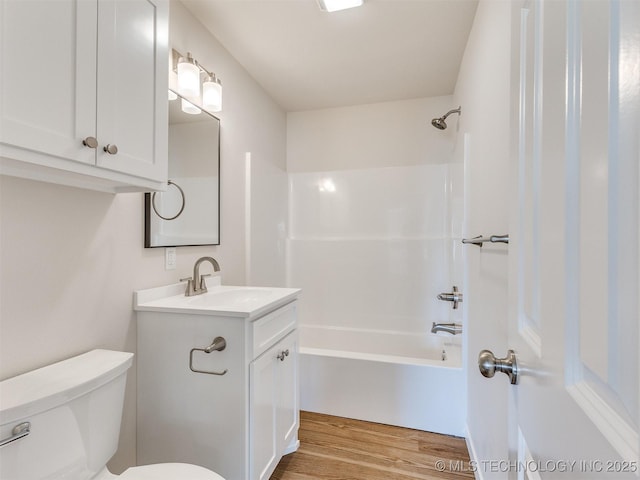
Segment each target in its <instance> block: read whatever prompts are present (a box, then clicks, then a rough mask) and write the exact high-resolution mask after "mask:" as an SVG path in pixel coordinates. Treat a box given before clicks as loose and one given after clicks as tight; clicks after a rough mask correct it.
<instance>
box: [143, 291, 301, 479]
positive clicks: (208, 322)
mask: <svg viewBox="0 0 640 480" xmlns="http://www.w3.org/2000/svg"><path fill="white" fill-rule="evenodd" d="M183 288H184V287H183ZM219 288H221V289H224V288H225V287H219ZM229 288H231V287H229ZM244 288H246V289H247V291H248V292H250V293H248V294H247V295H255V296H256V297H257V296H258V295H257V294H256V293H255V292H256V291H258V293H261V292H262V290H260V289H258V288H254V289H252V288H249V287H244ZM266 290H268V291H269V292H277V293H276V295H279V297H278V298H279V300H276V301H274V302H272V303H269V304H267V305H265V306H261V307H259V308H257V309H253V307H250V308H249V309H248V310H246V311H243V312H240V311H231V309H230V308H227V309H226V310H224V311H222V310H219V311H215V310H211V309H209V308H208V307H207V301H208V299H207V296H209V298H212V299H215V296H216V295H219V297H218V298H227V299H228V298H231V296H233V295H236V293H235V291H224V290H223V291H222V292H221V293H220V294H218V293H216V287H214V288H213V289H212V288H210V289H209V293H207V294H204V295H200V296H195V297H184V294H181V295H176V296H175V297H172V299H168V300H167V301H166V302H165V303H164V304H163V305H161V303H162V302H163V300H160V301H141V300H140V294H138V297H137V299H136V300H135V301H134V305H135V306H134V308H135V310H137V317H138V318H137V329H138V355H137V366H138V368H137V382H138V414H137V433H138V435H137V441H138V444H137V455H138V458H137V460H138V464H141V465H142V464H150V463H159V462H186V463H195V464H198V465H202V466H204V467H207V468H209V469H211V470H213V471H215V472H217V473H218V474H220V475H222V476H223V477H224V478H225V479H227V480H268V479H269V477H270V476H271V474H272V473H273V470H274V469H275V467H276V465H277V464H278V462H279V461H280V459H281V458H282V456H283V455H286V454H288V453H291V452H294V451H295V450H297V448H298V445H299V442H298V426H299V403H298V402H299V393H298V389H299V386H298V332H297V300H296V297H297V294H298V292H299V290H297V289H266ZM149 291H151V290H149ZM251 292H253V293H251ZM278 292H282V294H280V293H278ZM225 296H226V297H225ZM265 296H266V294H265ZM235 298H238V299H239V301H238V304H239V305H247V304H250V303H251V302H250V301H247V302H244V301H243V300H242V299H241V297H238V296H236V297H235ZM183 305H184V307H183ZM218 337H223V338H224V339H225V342H226V346H225V348H224V349H223V350H220V351H212V352H211V353H206V352H204V349H205V348H206V347H207V346H209V345H211V344H212V343H213V341H214V339H217V338H218ZM194 349H195V350H194ZM194 370H195V371H194Z"/></svg>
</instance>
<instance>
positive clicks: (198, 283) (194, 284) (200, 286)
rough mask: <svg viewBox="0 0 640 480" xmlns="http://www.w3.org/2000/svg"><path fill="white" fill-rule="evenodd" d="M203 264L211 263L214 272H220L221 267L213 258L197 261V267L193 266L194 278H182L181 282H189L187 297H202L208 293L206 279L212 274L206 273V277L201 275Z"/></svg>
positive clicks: (202, 258)
mask: <svg viewBox="0 0 640 480" xmlns="http://www.w3.org/2000/svg"><path fill="white" fill-rule="evenodd" d="M202 262H209V263H211V265H213V271H214V272H219V271H220V265H218V262H216V259H215V258H213V257H201V258H199V259H198V260H196V263H195V265H194V266H193V277H188V278H181V279H180V281H181V282H185V281H186V282H187V289H186V290H185V292H184V294H185V296H187V297H192V296H193V295H201V294H203V293H207V282H206V280H205V277H209V276H211V274H210V273H206V274H204V275H200V265H201V264H202Z"/></svg>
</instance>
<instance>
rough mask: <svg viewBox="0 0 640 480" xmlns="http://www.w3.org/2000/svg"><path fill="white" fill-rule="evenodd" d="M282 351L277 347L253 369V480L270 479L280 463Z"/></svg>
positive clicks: (250, 376)
mask: <svg viewBox="0 0 640 480" xmlns="http://www.w3.org/2000/svg"><path fill="white" fill-rule="evenodd" d="M279 348H280V344H276V345H274V346H273V347H271V348H270V349H269V350H267V351H266V352H265V353H263V354H262V355H261V356H260V357H258V358H257V359H256V360H254V361H253V362H251V365H250V366H249V389H250V393H249V396H250V402H251V405H250V407H249V408H250V410H249V421H250V425H251V426H250V429H249V432H250V433H249V442H250V444H251V447H250V453H249V455H250V464H251V466H250V472H249V473H250V477H249V478H250V479H251V480H266V479H268V478H269V476H270V475H271V472H273V469H274V468H275V467H276V465H277V463H278V461H279V459H280V458H279V456H278V452H277V448H278V445H277V442H276V407H277V402H278V386H277V371H278V368H277V367H279V365H278V363H280V360H278V359H277V358H276V355H277V353H278V351H279Z"/></svg>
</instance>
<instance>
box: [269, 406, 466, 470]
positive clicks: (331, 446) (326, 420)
mask: <svg viewBox="0 0 640 480" xmlns="http://www.w3.org/2000/svg"><path fill="white" fill-rule="evenodd" d="M298 436H299V439H300V448H299V449H298V451H297V452H295V453H292V454H290V455H286V456H285V457H284V458H283V459H282V460H281V461H280V463H279V464H278V467H277V468H276V470H275V472H274V473H273V475H272V476H271V480H315V479H318V480H416V479H419V480H431V479H451V480H457V479H469V478H473V473H472V472H471V471H470V469H469V468H468V466H469V453H468V451H467V447H466V444H465V441H464V439H463V438H458V437H451V436H447V435H439V434H436V433H429V432H423V431H420V430H411V429H408V428H400V427H393V426H389V425H381V424H378V423H371V422H363V421H360V420H353V419H349V418H341V417H333V416H330V415H323V414H318V413H310V412H300V431H299V433H298Z"/></svg>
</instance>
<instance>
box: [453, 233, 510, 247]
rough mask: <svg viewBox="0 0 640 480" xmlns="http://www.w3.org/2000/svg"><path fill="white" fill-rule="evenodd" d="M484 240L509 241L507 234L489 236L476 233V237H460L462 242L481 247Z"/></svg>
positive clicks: (493, 241)
mask: <svg viewBox="0 0 640 480" xmlns="http://www.w3.org/2000/svg"><path fill="white" fill-rule="evenodd" d="M485 242H487V243H488V242H491V243H509V235H491V236H490V237H483V236H482V235H478V236H477V237H473V238H463V239H462V243H470V244H472V245H477V246H479V247H482V244H483V243H485Z"/></svg>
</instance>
